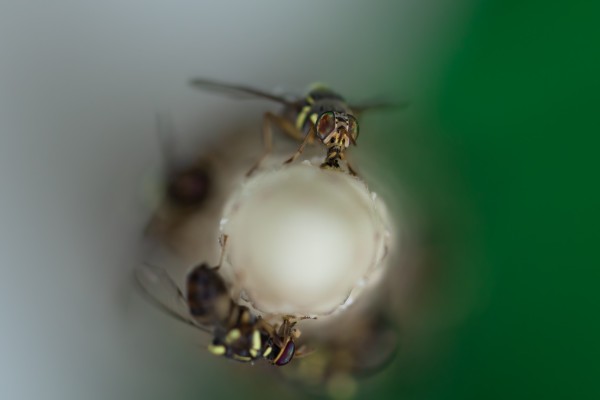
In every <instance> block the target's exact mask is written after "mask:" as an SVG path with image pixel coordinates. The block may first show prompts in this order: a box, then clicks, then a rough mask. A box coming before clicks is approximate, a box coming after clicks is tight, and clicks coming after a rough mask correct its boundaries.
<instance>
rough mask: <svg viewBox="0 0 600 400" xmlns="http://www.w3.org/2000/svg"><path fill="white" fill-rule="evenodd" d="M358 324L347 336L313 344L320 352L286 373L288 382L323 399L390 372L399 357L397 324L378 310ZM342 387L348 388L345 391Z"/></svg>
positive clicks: (292, 366)
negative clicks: (391, 366)
mask: <svg viewBox="0 0 600 400" xmlns="http://www.w3.org/2000/svg"><path fill="white" fill-rule="evenodd" d="M358 321H359V322H354V323H353V324H352V328H351V329H350V328H348V327H346V328H347V329H346V328H345V329H344V330H343V332H345V333H344V334H336V335H333V336H331V337H329V338H326V339H322V340H320V341H319V340H317V341H316V342H315V343H313V344H314V345H316V346H317V348H318V351H316V354H315V355H314V356H313V357H310V358H307V359H303V360H301V361H300V362H298V363H294V364H293V365H291V366H290V368H289V369H286V370H285V371H282V372H284V373H285V376H286V377H287V378H288V380H290V382H291V383H294V384H296V385H297V387H298V389H300V390H305V391H307V393H310V394H311V395H313V396H315V395H316V396H323V395H324V394H325V393H327V392H329V391H330V390H332V388H334V389H333V390H335V392H339V391H340V390H346V391H350V392H352V391H354V390H355V389H356V385H357V383H358V381H359V380H360V379H363V378H369V377H372V376H374V375H376V374H379V373H381V372H383V371H384V370H386V369H387V368H388V367H389V366H390V365H391V363H392V362H393V361H394V359H395V357H396V355H397V353H398V347H399V340H398V331H397V329H396V327H395V324H394V323H392V321H391V320H390V319H389V318H388V316H387V315H385V314H384V313H383V312H379V311H377V310H373V312H372V313H367V314H366V315H364V316H363V317H362V318H360V319H359V320H358ZM340 384H343V385H344V386H346V387H345V388H343V389H341V388H340V387H339V385H340Z"/></svg>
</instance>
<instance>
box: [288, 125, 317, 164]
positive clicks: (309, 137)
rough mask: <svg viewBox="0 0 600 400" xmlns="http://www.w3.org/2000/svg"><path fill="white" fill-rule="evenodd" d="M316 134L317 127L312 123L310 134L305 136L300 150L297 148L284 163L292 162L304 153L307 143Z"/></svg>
mask: <svg viewBox="0 0 600 400" xmlns="http://www.w3.org/2000/svg"><path fill="white" fill-rule="evenodd" d="M314 134H315V127H314V126H313V125H311V127H310V130H309V131H308V134H307V135H306V136H305V137H304V140H303V141H302V143H301V144H300V147H298V150H296V152H295V153H294V154H293V155H292V156H291V157H290V158H288V159H287V160H286V161H285V162H284V164H290V163H292V162H294V161H295V160H296V159H297V158H298V156H299V155H300V154H302V152H303V151H304V147H305V146H306V144H307V143H309V142H311V141H312V140H313V136H314Z"/></svg>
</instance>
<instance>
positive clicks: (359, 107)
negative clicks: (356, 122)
mask: <svg viewBox="0 0 600 400" xmlns="http://www.w3.org/2000/svg"><path fill="white" fill-rule="evenodd" d="M409 105H410V103H409V102H407V101H400V102H395V103H393V102H388V101H382V100H372V101H365V102H363V103H357V104H351V105H350V109H351V110H352V111H353V112H354V113H356V114H361V113H363V112H365V111H375V110H402V109H405V108H406V107H408V106H409Z"/></svg>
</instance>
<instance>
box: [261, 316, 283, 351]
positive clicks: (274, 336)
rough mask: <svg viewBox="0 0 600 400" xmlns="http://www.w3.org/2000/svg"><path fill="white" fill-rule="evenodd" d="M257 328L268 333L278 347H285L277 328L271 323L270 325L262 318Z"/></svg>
mask: <svg viewBox="0 0 600 400" xmlns="http://www.w3.org/2000/svg"><path fill="white" fill-rule="evenodd" d="M256 326H257V328H258V329H262V330H263V331H265V332H267V334H268V335H269V337H270V338H271V339H273V342H274V343H275V344H276V345H277V346H279V347H283V342H282V341H281V338H280V337H279V335H278V334H277V328H275V327H274V326H273V325H271V324H270V323H268V322H267V321H265V320H264V319H262V318H261V319H259V320H258V321H257V322H256Z"/></svg>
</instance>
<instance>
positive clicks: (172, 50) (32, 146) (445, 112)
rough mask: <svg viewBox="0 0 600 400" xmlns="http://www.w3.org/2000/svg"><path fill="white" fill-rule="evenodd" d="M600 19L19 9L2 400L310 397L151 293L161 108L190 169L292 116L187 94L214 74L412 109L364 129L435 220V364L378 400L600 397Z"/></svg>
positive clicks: (0, 145) (421, 361) (337, 9)
mask: <svg viewBox="0 0 600 400" xmlns="http://www.w3.org/2000/svg"><path fill="white" fill-rule="evenodd" d="M598 12H600V7H599V6H598V5H597V4H594V3H593V2H584V1H574V2H568V3H567V2H541V1H539V2H536V1H524V2H512V1H502V2H501V1H477V0H460V1H454V2H448V1H442V0H426V1H416V0H410V1H397V2H391V1H390V2H385V1H381V2H362V3H359V2H342V1H338V2H326V3H325V2H316V1H315V2H305V1H303V2H296V3H292V2H288V3H286V4H282V3H281V2H275V1H272V2H260V3H256V2H242V1H238V2H233V3H228V4H224V3H219V4H217V3H213V4H209V3H200V2H187V1H174V2H169V3H167V2H157V1H126V2H117V1H105V2H76V1H55V2H51V3H50V2H47V3H46V2H34V1H2V2H0V135H1V136H0V138H1V142H0V183H1V184H2V193H1V194H0V221H1V222H2V224H1V226H0V257H1V260H0V262H1V265H2V267H1V271H2V276H1V277H0V310H1V315H2V318H1V320H2V322H1V323H0V327H1V329H0V333H1V336H0V339H1V340H0V343H1V344H0V354H2V357H1V361H0V397H1V398H3V399H33V398H45V399H107V398H112V399H138V398H139V399H142V398H144V399H162V398H178V399H192V398H199V397H204V398H230V397H233V396H238V397H242V398H273V397H277V396H282V395H283V396H294V397H297V398H302V397H304V394H302V393H301V392H298V391H297V390H296V389H290V388H287V387H286V386H285V385H284V384H281V385H280V384H278V383H277V382H274V380H273V379H272V377H270V376H269V377H266V376H265V377H264V378H263V377H260V378H258V379H257V374H255V373H252V374H250V373H246V371H245V369H244V368H246V367H247V366H242V365H235V366H232V365H231V364H230V363H227V362H226V360H215V359H213V358H212V357H209V356H208V355H207V354H205V353H203V350H202V349H201V348H200V347H199V346H196V347H194V345H193V340H194V336H193V334H187V333H185V332H182V331H178V330H176V328H175V325H176V322H173V321H171V320H170V319H169V318H168V317H167V316H162V315H160V314H159V313H158V312H156V311H155V310H153V309H150V308H149V307H145V306H144V303H143V300H140V299H138V298H137V297H136V295H135V294H133V293H132V286H131V270H132V268H133V267H134V265H135V263H136V260H137V259H138V257H139V252H140V232H141V231H142V229H143V228H144V226H145V224H146V223H147V221H148V218H149V216H150V212H151V210H150V209H149V208H147V207H145V203H144V201H143V198H142V195H141V192H142V190H141V186H142V183H141V182H142V181H143V180H144V179H145V177H146V176H147V174H148V171H150V170H152V169H153V168H154V169H156V168H159V167H160V165H161V162H162V159H161V151H160V146H159V141H158V139H157V135H156V131H157V127H156V119H155V115H156V113H157V112H162V113H165V112H166V113H169V114H170V115H171V116H172V118H173V121H174V125H175V126H176V128H177V133H176V135H177V145H178V148H179V149H180V156H181V157H182V159H185V158H186V157H191V156H193V155H194V154H195V153H196V152H197V151H198V149H199V148H201V147H202V146H203V144H206V143H209V142H210V141H211V140H214V137H215V135H218V133H219V132H220V131H224V130H226V129H228V128H229V127H231V126H233V125H234V124H235V123H236V121H239V120H242V119H243V120H245V121H249V123H251V124H252V123H255V124H256V125H257V126H259V124H260V120H261V115H262V112H263V111H264V110H265V109H266V108H267V107H271V108H270V109H273V108H272V106H271V105H269V104H266V103H264V102H248V101H245V102H234V101H232V100H231V99H227V98H223V97H219V96H209V95H206V94H202V93H198V92H195V91H193V90H192V89H190V88H189V87H188V86H187V85H186V82H187V81H188V79H189V78H191V77H194V76H202V77H210V78H215V79H221V80H228V81H235V82H241V83H247V84H253V85H256V86H258V87H262V88H266V89H269V88H280V89H282V90H283V89H285V90H291V91H296V92H299V91H300V92H301V91H302V90H303V89H304V88H305V87H306V85H308V84H309V83H311V82H314V81H323V82H327V83H329V84H330V85H331V86H332V87H334V88H336V89H338V90H339V91H340V92H342V93H343V94H344V95H345V96H347V97H348V98H350V99H352V100H361V99H365V98H367V99H368V98H373V97H377V96H379V95H382V96H387V97H389V98H392V99H408V100H410V102H411V107H410V109H408V110H407V111H406V112H404V113H391V114H385V113H377V114H372V115H369V116H367V117H365V118H364V121H363V123H362V126H361V127H362V136H361V138H360V144H359V147H358V148H357V149H355V151H353V156H354V157H355V159H356V160H357V161H356V165H357V166H359V168H360V167H361V166H362V168H363V169H364V170H370V169H373V170H378V171H380V174H379V178H380V179H379V185H381V186H385V185H386V182H389V183H387V185H388V186H389V189H390V191H391V192H393V191H396V192H401V195H399V196H398V198H406V199H410V202H411V204H412V205H413V208H411V209H414V210H415V213H416V214H417V215H416V216H414V218H415V219H416V220H418V221H419V223H418V226H419V228H418V232H417V233H416V236H418V237H419V243H420V246H421V247H422V248H421V249H420V251H421V254H422V259H426V260H428V261H424V262H423V265H428V269H427V270H426V274H427V279H428V280H429V281H431V282H433V283H432V284H431V285H428V286H426V289H424V292H423V293H421V295H420V296H416V297H413V299H417V300H418V301H416V303H415V304H414V307H413V310H416V311H415V312H413V321H414V320H415V318H414V314H415V313H416V314H418V315H422V318H423V321H427V323H424V325H426V326H427V328H423V333H424V334H427V335H428V336H429V337H428V338H427V340H424V341H423V342H422V343H423V345H424V346H425V344H426V347H427V349H425V350H423V349H420V350H419V351H412V349H410V348H406V346H405V347H404V348H403V350H402V354H401V355H402V356H401V357H399V359H398V360H397V361H396V362H395V363H394V364H393V365H392V366H391V367H390V369H389V370H387V371H386V372H385V373H383V374H382V375H381V376H378V377H376V378H372V379H369V380H367V381H365V382H363V383H362V384H361V386H360V387H359V391H358V393H357V396H358V397H359V398H406V399H465V398H498V399H500V398H502V399H504V398H508V397H510V398H541V397H544V398H577V399H584V398H590V399H592V398H599V397H600V385H599V384H598V377H599V374H598V372H599V371H600V369H599V368H598V365H597V359H598V357H599V356H600V345H599V344H598V338H599V337H600V329H599V327H600V324H599V323H598V321H597V319H598V315H599V312H600V307H599V306H600V303H599V299H598V296H597V295H596V292H597V290H598V289H597V286H598V282H599V280H598V278H600V274H599V273H598V268H599V267H600V262H599V261H600V257H598V254H597V243H596V242H597V239H598V234H597V226H598V223H600V221H599V218H598V214H599V213H598V206H599V204H600V198H599V196H598V190H597V185H598V165H597V162H595V161H596V157H597V156H596V152H597V149H598V144H599V140H598V139H597V137H598V133H599V132H600V129H598V128H599V125H600V124H598V115H599V113H598V105H600V104H599V103H600V102H599V96H598V93H599V92H600V77H599V75H598V71H599V70H600V57H598V43H597V39H598V37H600V29H599V28H598V24H597V15H598ZM257 140H258V136H257ZM373 154H376V155H377V157H372V155H373ZM368 155H371V156H368ZM382 182H383V183H382ZM397 194H398V193H397ZM391 206H392V208H393V206H394V205H393V204H392V205H391ZM409 308H410V307H409ZM413 332H415V331H413ZM409 343H410V342H409ZM421 350H422V351H421Z"/></svg>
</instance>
